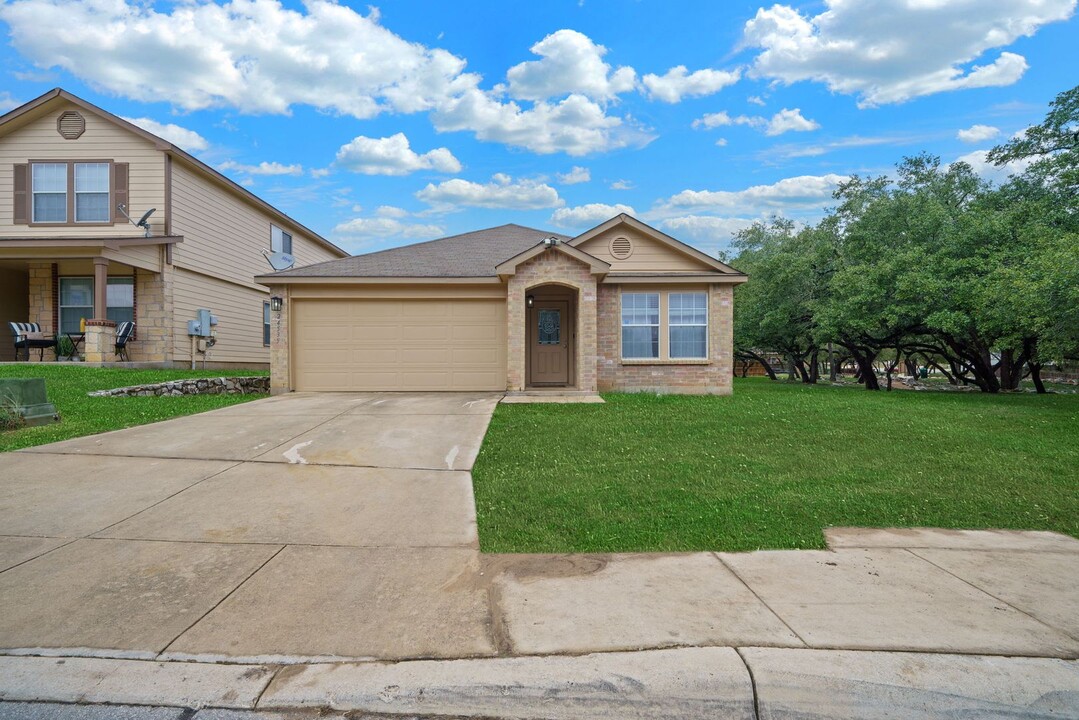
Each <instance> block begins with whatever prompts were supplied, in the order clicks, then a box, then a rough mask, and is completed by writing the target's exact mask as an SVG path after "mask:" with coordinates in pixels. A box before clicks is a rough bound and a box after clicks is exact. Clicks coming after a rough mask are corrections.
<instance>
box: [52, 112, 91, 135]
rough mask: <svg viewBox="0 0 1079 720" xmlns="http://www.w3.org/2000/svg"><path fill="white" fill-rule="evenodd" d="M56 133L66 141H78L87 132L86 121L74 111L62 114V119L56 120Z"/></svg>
mask: <svg viewBox="0 0 1079 720" xmlns="http://www.w3.org/2000/svg"><path fill="white" fill-rule="evenodd" d="M56 132H58V133H60V134H61V135H62V136H63V137H64V138H65V139H66V140H77V139H78V138H79V136H80V135H82V134H83V133H84V132H86V119H85V118H83V116H82V115H80V114H79V113H77V112H75V111H74V110H68V111H66V112H62V113H60V117H58V118H56Z"/></svg>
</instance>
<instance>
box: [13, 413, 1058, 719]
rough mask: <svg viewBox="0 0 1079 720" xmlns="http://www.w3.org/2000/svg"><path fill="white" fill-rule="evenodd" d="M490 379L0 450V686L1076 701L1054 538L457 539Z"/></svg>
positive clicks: (1014, 706) (751, 707)
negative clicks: (672, 542) (524, 548)
mask: <svg viewBox="0 0 1079 720" xmlns="http://www.w3.org/2000/svg"><path fill="white" fill-rule="evenodd" d="M497 401H498V396H497V395H483V394H478V395H477V394H457V395H436V394H422V393H401V394H390V393H387V394H332V393H328V394H311V395H303V394H293V395H288V396H280V397H276V398H271V399H266V400H261V401H256V402H253V403H246V404H242V405H237V406H233V407H229V408H226V409H223V410H219V411H215V412H212V413H206V414H204V415H200V416H196V417H188V418H180V419H176V420H172V421H168V422H164V423H157V424H154V425H146V426H140V427H136V428H131V429H129V430H123V431H118V432H114V433H107V434H103V435H98V436H91V437H85V438H79V439H76V440H71V441H67V442H64V443H57V444H55V445H51V446H41V447H38V448H33V449H32V450H28V451H22V452H18V453H9V454H6V455H4V456H3V458H2V460H3V462H2V464H0V478H2V481H3V482H2V483H0V608H2V612H0V700H10V701H34V702H44V701H59V702H68V703H76V702H81V703H108V702H112V703H131V704H137V705H154V704H159V705H169V706H176V707H204V706H207V707H226V708H227V707H232V708H239V709H252V708H275V707H277V708H293V707H307V706H318V707H335V708H338V709H341V710H361V711H364V712H386V713H414V714H420V715H423V714H441V715H461V716H475V715H477V714H479V715H483V714H486V715H492V716H495V717H528V718H531V717H654V716H656V715H662V716H670V717H704V716H710V717H745V716H753V714H754V713H755V714H757V715H758V716H759V717H781V716H784V715H786V714H788V712H794V711H795V709H797V712H803V713H808V714H806V717H814V716H815V715H813V714H812V713H813V712H818V711H820V710H819V708H825V709H828V708H831V710H832V711H834V712H830V713H823V711H820V712H821V713H823V714H822V715H821V716H835V715H838V716H844V713H846V716H849V717H873V716H877V715H880V716H884V715H886V712H885V711H886V710H887V709H888V708H889V707H892V708H894V707H900V708H908V709H909V710H905V711H904V713H900V716H918V711H917V710H916V708H919V707H947V706H948V705H947V703H948V702H952V701H953V700H954V702H955V703H956V704H955V707H956V708H966V709H970V708H974V709H975V710H976V712H975V713H974V714H975V715H979V716H985V715H991V714H993V713H994V712H998V713H1004V712H1005V710H1006V711H1007V712H1015V713H1018V714H1019V716H1031V717H1040V716H1041V715H1039V713H1041V714H1042V715H1046V716H1049V715H1052V713H1056V714H1055V715H1052V716H1053V717H1068V716H1069V714H1070V716H1074V717H1079V699H1077V698H1079V696H1077V692H1079V689H1077V686H1076V682H1077V680H1076V673H1077V667H1076V662H1075V659H1076V658H1079V541H1077V540H1075V539H1074V538H1069V537H1065V536H1062V535H1057V534H1053V533H1044V532H1005V531H996V532H994V531H947V530H858V529H832V530H830V531H828V533H827V540H828V544H829V548H830V549H829V550H827V551H765V552H753V553H736V554H735V553H710V552H698V553H674V554H604V555H484V554H481V553H480V552H479V550H478V538H477V531H476V517H475V507H474V502H473V496H472V487H471V476H470V474H469V470H470V469H471V467H472V463H473V462H474V460H475V457H476V455H477V453H478V452H479V448H480V443H481V442H482V438H483V434H484V432H485V429H486V426H487V423H488V421H489V419H490V416H491V413H492V412H493V409H494V407H495V404H496V403H497ZM829 688H830V689H829ZM840 698H845V699H844V700H843V702H844V703H846V704H845V705H844V706H843V708H845V709H842V708H840V709H836V708H834V707H832V706H829V705H827V703H828V702H831V703H833V704H834V703H835V702H839V699H840ZM948 698H952V700H948ZM874 703H877V704H878V705H879V706H878V705H874ZM927 703H928V704H927ZM555 705H557V706H558V707H560V708H562V709H561V710H556V709H554V706H555ZM818 706H819V707H818ZM13 707H14V706H7V708H6V709H5V708H4V706H0V717H2V716H3V714H4V713H5V712H6V711H7V709H11V708H13ZM814 708H817V709H814ZM23 710H26V711H27V712H29V711H30V710H29V709H26V708H23ZM23 710H19V712H23ZM841 710H842V711H841ZM12 711H13V712H14V710H12ZM878 711H879V712H878ZM972 712H973V711H972ZM558 713H563V714H562V715H559V714H558ZM746 713H750V715H746ZM769 713H771V714H769ZM207 717H209V716H207Z"/></svg>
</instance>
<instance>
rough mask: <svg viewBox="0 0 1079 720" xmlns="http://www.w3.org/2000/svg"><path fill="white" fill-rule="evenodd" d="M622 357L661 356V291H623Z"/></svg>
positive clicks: (637, 358)
mask: <svg viewBox="0 0 1079 720" xmlns="http://www.w3.org/2000/svg"><path fill="white" fill-rule="evenodd" d="M622 357H623V358H626V359H628V360H639V359H648V358H658V357H659V293H622Z"/></svg>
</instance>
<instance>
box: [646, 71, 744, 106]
mask: <svg viewBox="0 0 1079 720" xmlns="http://www.w3.org/2000/svg"><path fill="white" fill-rule="evenodd" d="M740 76H741V71H740V70H732V71H726V70H712V69H704V70H697V71H696V72H692V73H691V72H689V70H687V69H686V66H685V65H678V66H676V67H673V68H671V69H670V70H668V71H667V72H666V73H665V74H663V75H655V74H653V73H649V74H647V75H645V76H644V77H643V78H642V80H641V81H642V82H643V83H644V86H645V87H646V88H648V96H649V97H650V98H652V99H653V100H662V101H663V102H667V103H676V102H679V101H681V100H682V98H684V97H702V96H704V95H712V94H714V93H717V92H719V91H720V90H722V89H723V88H725V87H727V86H728V85H733V84H734V83H736V82H738V78H739V77H740Z"/></svg>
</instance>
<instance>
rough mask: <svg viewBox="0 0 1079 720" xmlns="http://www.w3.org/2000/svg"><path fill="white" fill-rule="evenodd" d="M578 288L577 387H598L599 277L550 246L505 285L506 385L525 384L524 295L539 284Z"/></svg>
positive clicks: (517, 386)
mask: <svg viewBox="0 0 1079 720" xmlns="http://www.w3.org/2000/svg"><path fill="white" fill-rule="evenodd" d="M548 284H556V285H564V286H566V287H570V288H574V289H576V290H577V313H576V314H577V341H576V349H577V358H576V361H577V362H576V367H577V378H576V387H577V389H578V390H586V391H591V392H595V390H596V278H595V276H594V275H592V274H591V271H590V268H589V267H588V265H586V264H585V263H582V262H580V261H579V260H576V259H574V258H571V257H569V256H568V255H566V254H565V253H563V252H560V251H558V250H547V251H545V252H543V253H542V254H540V255H537V256H536V257H534V258H532V259H531V260H529V261H527V262H524V263H522V264H521V265H518V266H517V273H516V274H515V275H513V276H512V277H511V278H510V279H509V282H508V283H507V288H506V333H507V343H506V365H507V367H506V389H507V390H511V391H513V390H523V389H524V388H525V385H526V382H525V352H526V347H525V296H526V295H527V294H528V291H529V290H531V289H532V288H535V287H538V286H540V285H548Z"/></svg>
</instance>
